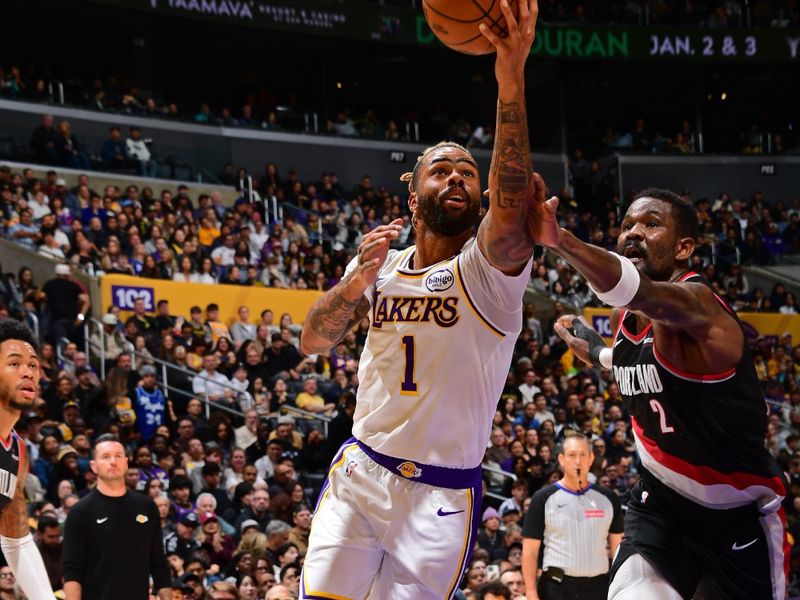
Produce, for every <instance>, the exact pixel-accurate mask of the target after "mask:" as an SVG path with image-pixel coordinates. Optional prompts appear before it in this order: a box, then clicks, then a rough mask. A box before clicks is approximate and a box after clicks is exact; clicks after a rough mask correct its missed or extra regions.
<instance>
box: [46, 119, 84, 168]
mask: <svg viewBox="0 0 800 600" xmlns="http://www.w3.org/2000/svg"><path fill="white" fill-rule="evenodd" d="M54 149H55V156H56V162H57V163H58V164H60V165H63V166H65V167H69V168H71V169H86V170H88V169H91V168H92V165H91V163H90V162H89V156H88V155H87V154H86V152H84V151H83V147H82V146H81V145H80V143H78V139H77V138H76V137H75V136H74V135H73V134H72V126H71V125H70V124H69V121H61V122H60V123H59V124H58V134H57V136H56V138H55V141H54Z"/></svg>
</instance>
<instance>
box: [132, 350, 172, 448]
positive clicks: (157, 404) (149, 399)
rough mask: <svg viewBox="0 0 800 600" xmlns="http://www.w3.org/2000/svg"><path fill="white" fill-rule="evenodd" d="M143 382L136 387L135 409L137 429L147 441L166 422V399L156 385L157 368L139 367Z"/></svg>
mask: <svg viewBox="0 0 800 600" xmlns="http://www.w3.org/2000/svg"><path fill="white" fill-rule="evenodd" d="M139 373H140V374H141V376H142V382H141V384H140V385H138V386H137V387H136V399H135V405H134V410H135V411H136V429H137V430H138V431H139V433H140V434H141V436H142V440H143V441H145V442H148V441H150V438H152V437H153V436H154V435H155V433H156V429H158V427H159V426H160V425H161V424H162V423H164V409H165V407H166V400H165V399H164V394H163V392H162V391H161V390H160V389H159V388H158V385H156V369H155V367H153V366H151V365H145V366H143V367H142V368H141V369H139Z"/></svg>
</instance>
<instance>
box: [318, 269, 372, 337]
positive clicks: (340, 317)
mask: <svg viewBox="0 0 800 600" xmlns="http://www.w3.org/2000/svg"><path fill="white" fill-rule="evenodd" d="M348 281H349V277H348V278H345V279H343V280H342V281H341V282H340V283H339V284H338V285H337V286H336V287H334V288H333V289H332V290H331V291H330V292H329V293H328V294H325V295H324V296H323V297H322V298H320V299H319V300H317V302H316V303H315V305H314V306H313V307H312V309H311V312H310V313H309V316H308V318H309V324H310V327H311V331H312V332H313V333H314V335H315V336H316V337H317V338H320V341H324V342H325V344H326V346H327V347H323V346H322V345H317V347H316V348H314V350H315V353H319V352H325V351H327V350H329V349H330V348H332V347H333V346H335V345H336V344H337V343H339V341H340V340H341V339H342V338H343V337H344V336H345V334H346V333H347V332H348V331H349V330H350V328H351V327H353V326H354V325H355V323H357V322H358V321H360V320H361V318H362V317H364V316H365V315H366V314H367V312H368V311H369V302H368V301H367V299H366V298H358V299H356V300H347V299H345V297H344V295H343V293H342V291H343V289H344V286H345V285H346V284H347V282H348Z"/></svg>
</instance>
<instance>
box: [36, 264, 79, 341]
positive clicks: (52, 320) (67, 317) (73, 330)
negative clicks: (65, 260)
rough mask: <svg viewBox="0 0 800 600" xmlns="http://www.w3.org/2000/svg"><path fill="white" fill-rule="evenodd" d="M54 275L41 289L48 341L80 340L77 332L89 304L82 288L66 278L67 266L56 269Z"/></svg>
mask: <svg viewBox="0 0 800 600" xmlns="http://www.w3.org/2000/svg"><path fill="white" fill-rule="evenodd" d="M55 274H56V276H55V278H54V279H50V280H49V281H47V282H45V284H44V286H43V287H42V292H41V299H42V300H44V301H46V302H47V312H46V313H45V316H46V317H48V323H49V331H50V338H49V341H50V342H52V343H54V344H57V343H60V341H61V340H62V339H63V338H65V337H66V338H69V339H80V338H81V337H82V331H77V329H78V328H80V329H82V328H83V322H84V320H85V318H86V315H87V313H88V312H89V308H90V307H91V303H90V301H89V295H88V294H87V293H86V292H85V291H84V290H83V288H81V287H80V286H79V285H78V284H77V283H75V282H74V281H72V280H71V279H70V278H69V277H70V267H69V265H65V264H58V265H56V267H55Z"/></svg>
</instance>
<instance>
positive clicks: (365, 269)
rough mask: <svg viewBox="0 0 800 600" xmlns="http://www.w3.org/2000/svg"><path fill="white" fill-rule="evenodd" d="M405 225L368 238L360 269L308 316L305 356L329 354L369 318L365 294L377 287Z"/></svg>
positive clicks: (361, 251) (302, 341) (362, 248)
mask: <svg viewBox="0 0 800 600" xmlns="http://www.w3.org/2000/svg"><path fill="white" fill-rule="evenodd" d="M402 223H403V221H402V219H395V220H394V221H392V222H391V223H389V224H388V225H381V226H379V227H376V228H375V229H373V230H372V231H370V232H369V233H368V234H367V235H365V236H364V239H363V240H362V242H361V244H360V245H359V247H358V264H357V266H356V268H355V269H354V270H353V271H351V272H350V273H349V274H348V275H347V276H346V277H345V278H344V279H342V280H341V281H340V282H339V283H337V284H336V286H334V287H333V288H332V289H330V290H328V291H327V292H326V293H325V295H323V296H322V297H321V298H320V299H319V300H317V301H316V302H315V303H314V306H312V307H311V310H310V311H309V312H308V316H307V317H306V320H305V322H304V323H303V333H302V334H301V335H300V350H301V351H302V352H304V353H305V354H324V353H327V352H329V351H330V350H331V349H332V348H334V347H335V346H336V344H338V343H339V342H340V341H341V340H342V338H344V336H345V335H346V334H347V332H348V331H350V329H352V328H353V327H354V326H355V324H356V323H358V322H359V321H360V320H361V319H362V318H364V317H365V316H366V315H367V312H368V311H369V301H368V300H367V299H366V297H365V296H364V292H365V291H366V290H367V288H368V287H369V286H371V285H374V284H375V280H376V278H377V276H378V272H379V271H380V269H381V267H382V266H383V264H384V263H385V262H386V257H387V256H388V254H389V244H390V243H391V242H392V240H395V239H397V237H399V235H400V230H401V229H402Z"/></svg>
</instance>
